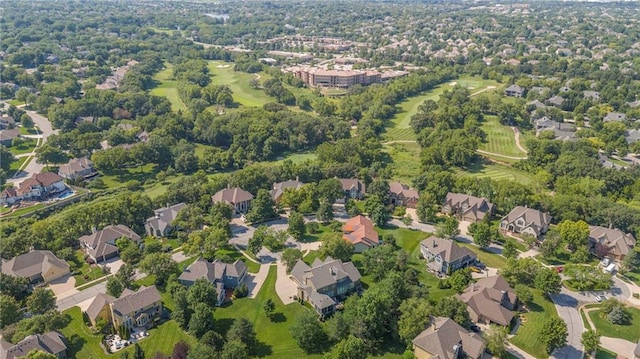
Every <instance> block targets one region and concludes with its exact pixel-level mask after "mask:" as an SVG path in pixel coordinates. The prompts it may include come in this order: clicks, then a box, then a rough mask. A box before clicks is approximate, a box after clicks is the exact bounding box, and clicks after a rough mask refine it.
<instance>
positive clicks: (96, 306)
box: [85, 293, 116, 326]
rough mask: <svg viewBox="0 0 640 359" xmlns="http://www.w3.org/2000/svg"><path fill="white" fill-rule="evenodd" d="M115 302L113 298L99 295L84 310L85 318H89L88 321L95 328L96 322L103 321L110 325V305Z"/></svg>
mask: <svg viewBox="0 0 640 359" xmlns="http://www.w3.org/2000/svg"><path fill="white" fill-rule="evenodd" d="M114 300H116V299H115V298H114V297H112V296H110V295H108V294H104V293H99V294H98V295H96V296H95V297H93V300H91V303H90V304H89V306H88V307H87V309H86V310H85V313H86V314H87V317H89V321H90V322H91V325H93V326H95V325H96V323H97V322H98V320H100V319H103V320H104V321H106V322H107V323H111V307H110V305H111V303H112V302H113V301H114Z"/></svg>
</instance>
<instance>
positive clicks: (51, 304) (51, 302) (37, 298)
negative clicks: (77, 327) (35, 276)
mask: <svg viewBox="0 0 640 359" xmlns="http://www.w3.org/2000/svg"><path fill="white" fill-rule="evenodd" d="M27 309H28V310H29V312H31V313H32V314H44V313H46V312H48V311H50V310H55V309H56V297H55V296H54V295H53V292H52V291H50V290H49V289H45V288H36V289H35V290H34V291H33V293H31V295H30V296H29V298H27Z"/></svg>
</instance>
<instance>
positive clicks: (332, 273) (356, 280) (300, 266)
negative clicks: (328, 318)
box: [291, 257, 362, 316]
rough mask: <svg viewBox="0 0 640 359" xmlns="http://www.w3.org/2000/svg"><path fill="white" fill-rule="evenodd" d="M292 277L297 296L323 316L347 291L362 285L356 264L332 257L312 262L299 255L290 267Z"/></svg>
mask: <svg viewBox="0 0 640 359" xmlns="http://www.w3.org/2000/svg"><path fill="white" fill-rule="evenodd" d="M291 277H292V278H293V281H294V282H295V283H296V285H297V286H298V298H301V299H302V300H304V301H307V302H309V304H311V306H312V307H313V309H314V310H315V311H316V312H317V313H318V314H320V315H323V316H324V315H327V314H331V313H332V312H333V311H334V310H335V306H336V304H337V303H338V302H339V301H341V300H343V299H345V298H346V297H347V296H348V295H349V294H351V293H354V292H359V291H360V290H361V289H362V283H361V282H360V279H361V275H360V272H359V271H358V269H357V268H356V266H355V265H354V264H353V263H352V262H347V263H342V261H341V260H339V259H333V258H331V257H327V258H326V259H325V260H324V261H321V260H320V259H318V258H316V259H315V260H314V261H313V263H312V264H311V266H309V265H307V264H306V263H305V262H303V261H302V260H301V259H300V260H298V262H297V263H296V265H295V266H294V267H293V269H292V270H291Z"/></svg>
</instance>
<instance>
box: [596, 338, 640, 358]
mask: <svg viewBox="0 0 640 359" xmlns="http://www.w3.org/2000/svg"><path fill="white" fill-rule="evenodd" d="M636 345H637V344H636V343H633V342H630V341H628V340H624V339H620V338H610V337H600V346H601V347H603V348H605V349H607V350H609V351H612V352H614V353H616V354H618V355H619V356H623V357H625V358H633V357H634V353H633V352H634V351H635V350H636Z"/></svg>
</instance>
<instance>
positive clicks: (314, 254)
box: [302, 251, 318, 265]
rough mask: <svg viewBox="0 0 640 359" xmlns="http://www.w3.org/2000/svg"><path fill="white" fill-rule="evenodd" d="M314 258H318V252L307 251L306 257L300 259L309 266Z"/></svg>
mask: <svg viewBox="0 0 640 359" xmlns="http://www.w3.org/2000/svg"><path fill="white" fill-rule="evenodd" d="M316 258H318V251H309V253H307V255H306V256H304V257H302V260H303V261H304V262H305V263H307V264H308V265H311V263H313V261H315V260H316Z"/></svg>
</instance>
